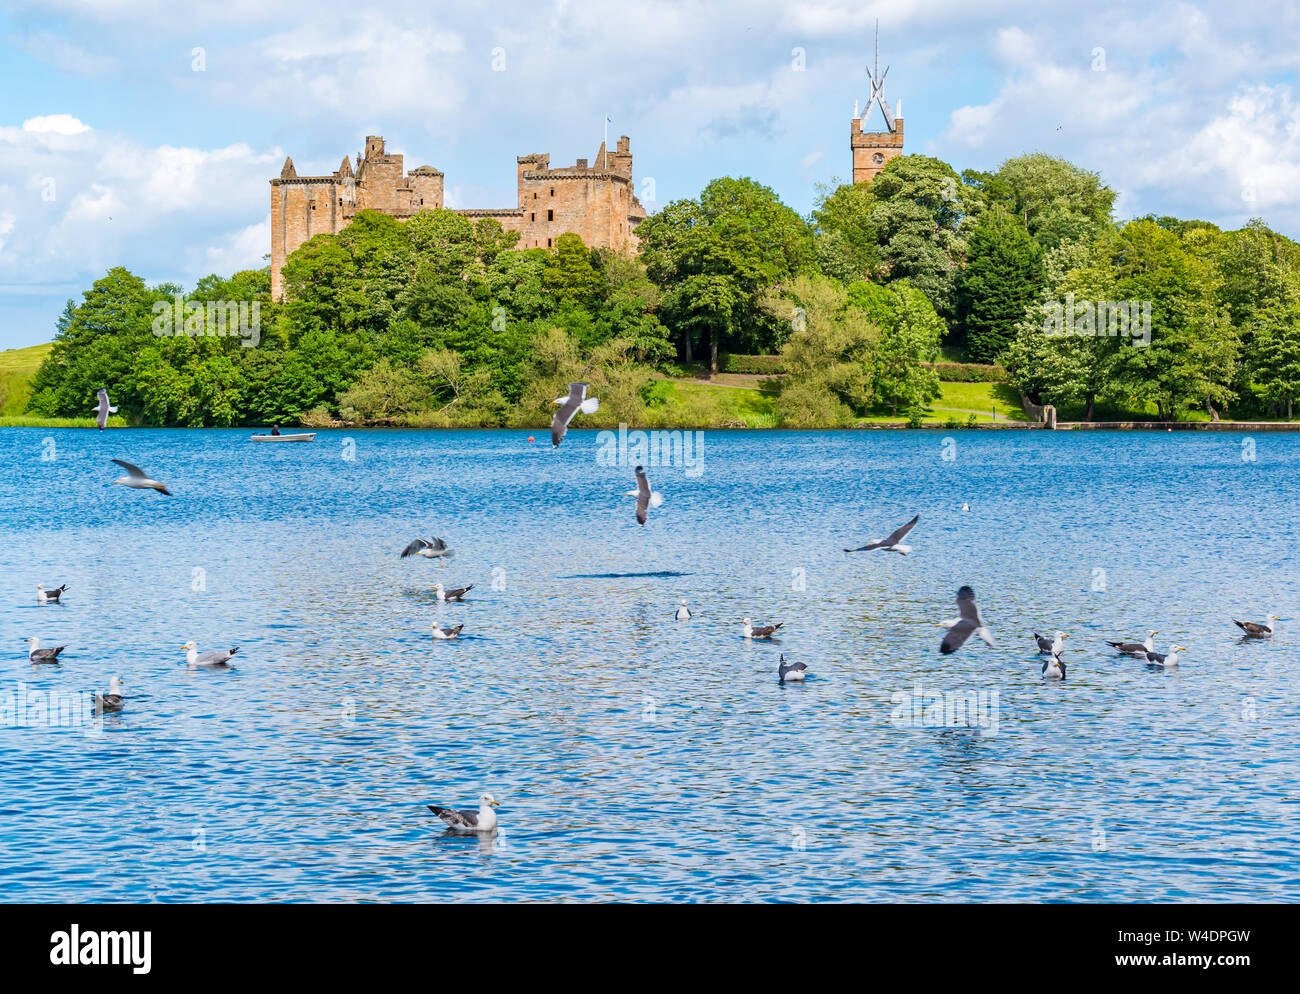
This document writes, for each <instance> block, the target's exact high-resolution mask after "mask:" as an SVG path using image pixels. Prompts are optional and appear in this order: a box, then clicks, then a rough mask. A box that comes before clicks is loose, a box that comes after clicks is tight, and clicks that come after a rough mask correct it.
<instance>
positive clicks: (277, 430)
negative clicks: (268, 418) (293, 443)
mask: <svg viewBox="0 0 1300 994" xmlns="http://www.w3.org/2000/svg"><path fill="white" fill-rule="evenodd" d="M271 434H272V435H278V434H280V426H279V425H272V426H271Z"/></svg>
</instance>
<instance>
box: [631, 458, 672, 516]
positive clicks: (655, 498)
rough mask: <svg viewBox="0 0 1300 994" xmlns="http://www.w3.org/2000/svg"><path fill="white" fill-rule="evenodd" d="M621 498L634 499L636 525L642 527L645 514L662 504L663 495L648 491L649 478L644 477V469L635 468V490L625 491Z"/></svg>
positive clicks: (640, 467)
mask: <svg viewBox="0 0 1300 994" xmlns="http://www.w3.org/2000/svg"><path fill="white" fill-rule="evenodd" d="M623 496H625V497H635V498H636V523H637V524H638V525H644V524H645V520H646V512H647V511H649V509H650V508H652V507H658V506H659V505H660V504H662V503H663V502H664V495H663V494H661V493H659V491H657V490H651V489H650V478H649V477H647V476H646V475H645V467H644V466H638V467H637V468H636V489H635V490H629V491H627V492H626V493H625V494H624V495H623Z"/></svg>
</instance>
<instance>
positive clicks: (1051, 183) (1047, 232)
mask: <svg viewBox="0 0 1300 994" xmlns="http://www.w3.org/2000/svg"><path fill="white" fill-rule="evenodd" d="M984 185H985V186H986V188H987V193H988V197H989V203H990V205H993V204H997V205H998V206H1001V207H1003V208H1004V209H1005V210H1006V211H1007V213H1009V214H1010V215H1012V216H1013V217H1018V218H1020V221H1021V223H1022V224H1023V225H1024V226H1025V229H1026V230H1027V231H1028V232H1029V234H1030V236H1031V237H1033V239H1034V241H1036V242H1037V243H1038V244H1039V246H1041V247H1042V248H1043V249H1052V248H1055V247H1056V246H1057V245H1060V244H1061V243H1062V242H1064V241H1069V240H1072V239H1084V240H1091V239H1093V238H1095V237H1096V236H1097V235H1099V234H1101V232H1102V231H1103V230H1104V229H1105V228H1106V227H1107V226H1108V225H1109V224H1110V216H1111V210H1112V209H1113V208H1114V206H1115V191H1114V190H1112V189H1111V188H1110V187H1108V186H1106V185H1105V184H1104V183H1102V181H1101V177H1100V176H1099V175H1098V174H1097V173H1094V172H1090V171H1088V170H1086V169H1080V168H1079V167H1078V166H1076V165H1074V164H1072V163H1070V162H1067V161H1066V160H1065V159H1058V158H1054V157H1053V156H1050V155H1045V154H1043V153H1041V152H1035V153H1033V154H1031V155H1021V156H1018V157H1016V158H1014V159H1008V160H1007V161H1006V162H1004V163H1002V165H1001V167H1000V168H999V169H998V171H997V173H996V174H995V175H994V176H993V177H989V178H987V180H986V181H985V183H984Z"/></svg>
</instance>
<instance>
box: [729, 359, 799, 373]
mask: <svg viewBox="0 0 1300 994" xmlns="http://www.w3.org/2000/svg"><path fill="white" fill-rule="evenodd" d="M718 371H719V372H721V373H749V374H751V375H756V376H772V375H777V374H780V373H784V372H786V371H787V370H786V361H785V356H779V355H720V356H718Z"/></svg>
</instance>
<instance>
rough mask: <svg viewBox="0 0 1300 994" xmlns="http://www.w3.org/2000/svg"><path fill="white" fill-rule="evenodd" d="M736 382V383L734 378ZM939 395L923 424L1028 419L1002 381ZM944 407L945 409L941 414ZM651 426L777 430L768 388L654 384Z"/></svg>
mask: <svg viewBox="0 0 1300 994" xmlns="http://www.w3.org/2000/svg"><path fill="white" fill-rule="evenodd" d="M736 379H739V377H737V378H736ZM942 387H943V393H942V395H941V396H940V397H939V399H938V400H936V401H934V402H933V404H931V405H930V407H929V408H928V410H927V411H926V417H925V423H926V424H941V423H943V422H946V421H957V422H960V423H961V424H965V423H966V421H967V419H968V417H969V414H968V413H967V412H968V411H974V412H975V420H976V421H977V422H985V423H988V422H991V421H993V420H994V419H993V411H994V407H995V406H996V409H997V413H998V414H999V415H1000V416H1001V417H1002V418H1010V419H1011V420H1013V421H1020V420H1029V418H1028V416H1027V415H1026V414H1025V412H1024V411H1023V410H1022V409H1021V407H1020V397H1019V395H1018V394H1017V393H1016V392H1015V391H1014V390H1012V389H1011V388H1010V387H1008V386H1007V385H1006V384H1004V383H944V384H943V385H942ZM944 408H947V410H944ZM647 420H648V426H649V427H651V428H711V427H736V428H740V427H747V428H775V427H777V413H776V398H775V390H774V385H769V386H768V387H767V388H766V389H763V390H759V389H751V388H746V387H737V386H729V385H725V384H724V383H723V382H722V378H721V377H720V378H719V381H718V382H717V383H716V384H706V383H683V382H679V381H673V380H658V381H656V385H655V387H654V392H653V394H652V397H651V400H650V410H649V416H648V419H647ZM906 421H907V416H906V415H902V414H899V415H892V414H890V413H889V410H888V409H887V408H881V409H878V410H876V411H873V412H872V413H871V416H870V417H868V418H863V419H862V422H865V423H873V424H876V423H880V424H903V423H905V422H906Z"/></svg>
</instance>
